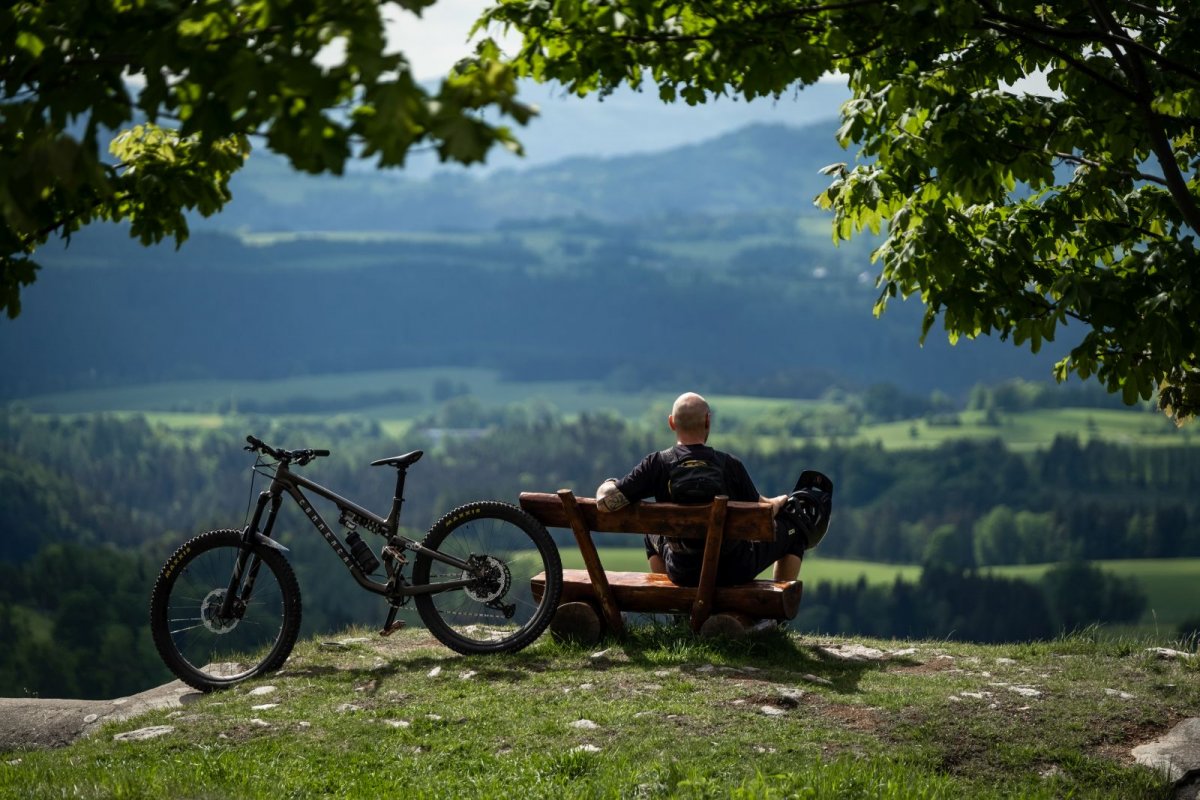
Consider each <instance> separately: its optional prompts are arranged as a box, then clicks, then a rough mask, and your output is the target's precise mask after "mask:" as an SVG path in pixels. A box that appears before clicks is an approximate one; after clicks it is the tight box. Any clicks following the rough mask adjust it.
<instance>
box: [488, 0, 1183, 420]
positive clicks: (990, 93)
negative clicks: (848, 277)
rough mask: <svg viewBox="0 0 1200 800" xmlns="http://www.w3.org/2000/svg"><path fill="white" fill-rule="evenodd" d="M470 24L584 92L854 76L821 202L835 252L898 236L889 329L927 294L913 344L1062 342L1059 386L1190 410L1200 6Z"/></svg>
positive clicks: (540, 9) (616, 14)
mask: <svg viewBox="0 0 1200 800" xmlns="http://www.w3.org/2000/svg"><path fill="white" fill-rule="evenodd" d="M480 25H500V26H503V27H507V28H511V29H515V30H516V31H518V32H519V33H520V34H521V35H522V36H523V40H522V44H521V46H520V50H519V52H518V53H517V54H516V56H515V59H514V62H513V63H514V64H515V65H516V67H517V69H518V70H519V71H520V72H521V73H522V74H524V75H529V76H533V77H535V78H537V79H539V80H557V81H561V82H562V83H563V84H565V85H566V86H567V87H568V88H569V89H570V90H571V91H574V92H577V93H579V94H586V93H588V92H592V91H600V92H605V91H610V90H612V89H613V88H614V87H616V86H618V85H620V84H623V83H624V84H630V85H632V86H635V87H636V86H641V85H642V84H644V83H652V84H656V85H657V88H658V92H659V95H660V96H661V97H662V98H663V100H665V101H674V100H676V99H683V100H684V101H686V102H688V103H692V104H695V103H702V102H706V101H707V100H709V99H710V98H711V97H713V96H721V95H734V96H741V97H744V98H746V99H753V98H757V97H769V96H775V97H778V96H780V95H781V94H782V93H783V92H785V91H788V90H791V89H793V88H794V87H797V86H804V85H808V84H811V83H813V82H815V81H817V80H818V79H820V78H821V77H822V76H823V75H827V74H829V73H830V72H837V73H841V74H843V75H845V76H847V77H848V80H849V84H850V88H851V91H852V94H853V97H852V99H851V100H850V101H848V102H847V103H846V104H845V105H844V106H843V109H842V117H843V124H842V126H841V128H840V130H839V131H838V138H839V139H840V141H841V142H842V143H843V144H844V145H847V146H849V145H857V153H858V155H857V162H856V163H855V164H853V165H848V164H835V165H832V166H831V167H829V169H828V172H829V174H830V176H831V181H832V182H831V184H830V186H829V188H828V189H827V190H826V191H825V192H823V193H822V194H821V195H820V197H819V198H818V202H819V204H820V205H822V206H824V207H826V208H828V209H831V210H832V212H833V214H834V228H835V236H836V237H837V238H848V237H850V236H852V235H854V234H857V233H861V232H863V231H864V230H869V231H871V232H875V233H878V232H880V231H883V232H885V233H886V236H885V238H884V239H883V241H882V244H880V245H879V247H878V248H877V249H876V251H875V257H876V258H877V259H878V263H879V264H880V267H881V272H880V276H879V284H880V286H881V289H882V293H881V295H880V299H879V302H878V303H877V306H876V310H877V313H878V312H880V311H882V310H883V308H884V306H885V305H886V303H887V301H888V300H889V299H891V298H894V297H897V296H905V297H907V296H910V295H914V294H915V295H919V296H920V298H921V300H922V301H923V302H924V304H925V306H926V314H925V319H924V328H923V331H922V338H924V336H925V335H927V334H928V333H929V331H930V329H931V328H932V327H933V326H934V325H935V324H936V322H937V321H938V318H939V317H940V318H941V322H942V324H943V325H944V327H945V329H946V331H947V333H948V335H949V337H950V338H951V340H956V339H958V338H959V337H963V336H965V337H968V338H972V337H976V336H981V335H991V334H995V335H998V336H1000V337H1001V338H1004V339H1011V340H1012V341H1013V342H1014V343H1015V344H1017V345H1027V346H1028V347H1029V348H1030V349H1031V350H1033V351H1037V350H1038V349H1039V348H1040V346H1041V345H1042V343H1043V342H1044V341H1049V340H1053V339H1054V338H1055V336H1056V335H1059V334H1061V333H1064V329H1065V333H1066V334H1067V335H1069V336H1071V337H1075V338H1077V339H1078V341H1077V342H1075V343H1074V346H1073V348H1072V349H1071V351H1070V353H1069V355H1068V356H1066V357H1065V358H1064V359H1063V360H1062V361H1060V362H1059V363H1058V364H1057V366H1056V369H1055V372H1056V376H1057V377H1058V378H1059V379H1060V380H1064V379H1065V378H1066V377H1067V376H1068V375H1069V374H1071V373H1074V374H1076V375H1078V376H1080V377H1081V378H1088V377H1090V376H1096V377H1097V378H1098V379H1099V380H1100V381H1101V382H1103V383H1104V385H1105V386H1107V388H1108V389H1109V390H1110V391H1113V392H1116V391H1119V392H1120V393H1121V394H1122V396H1123V397H1124V399H1125V400H1126V401H1127V402H1133V401H1135V400H1136V399H1137V398H1139V397H1140V398H1143V399H1148V398H1150V397H1151V396H1153V395H1154V394H1155V393H1156V392H1157V395H1158V400H1159V404H1160V406H1161V407H1162V408H1163V409H1164V410H1165V411H1167V412H1168V413H1171V414H1173V415H1174V416H1175V417H1176V419H1177V420H1183V419H1186V418H1188V417H1191V416H1193V415H1194V414H1195V413H1196V412H1197V410H1198V409H1200V331H1198V330H1197V327H1196V325H1195V323H1194V320H1195V318H1196V317H1197V313H1198V312H1200V280H1198V279H1197V275H1198V271H1200V254H1198V253H1197V250H1196V243H1195V234H1196V232H1197V230H1200V203H1198V198H1200V177H1198V175H1200V172H1198V170H1200V139H1198V137H1197V123H1198V121H1200V49H1198V48H1200V8H1198V7H1197V6H1195V4H1192V3H1183V2H1180V3H1171V2H1149V1H1147V2H1120V3H1117V2H1113V1H1112V0H1066V2H1058V3H1046V2H1044V1H1043V0H848V1H843V0H825V1H824V2H811V0H705V2H691V1H689V0H609V1H608V2H602V3H589V2H583V1H582V0H553V1H551V0H533V1H532V2H529V0H499V3H498V4H497V5H496V6H494V7H493V8H491V9H489V10H488V11H487V12H486V13H485V14H484V16H483V17H482V18H481V20H480ZM1027 78H1031V79H1033V80H1035V81H1042V82H1044V84H1045V85H1046V86H1047V87H1048V91H1044V92H1041V93H1033V92H1028V91H1025V90H1024V89H1023V88H1022V83H1021V81H1022V79H1027ZM1072 341H1073V342H1074V341H1075V339H1074V338H1073V339H1072Z"/></svg>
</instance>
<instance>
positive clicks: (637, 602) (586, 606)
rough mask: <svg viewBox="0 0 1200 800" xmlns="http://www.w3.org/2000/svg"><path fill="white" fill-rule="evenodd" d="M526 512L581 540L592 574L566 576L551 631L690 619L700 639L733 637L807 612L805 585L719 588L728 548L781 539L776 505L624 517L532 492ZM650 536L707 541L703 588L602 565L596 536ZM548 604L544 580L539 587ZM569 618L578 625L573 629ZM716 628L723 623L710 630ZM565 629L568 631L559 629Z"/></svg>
mask: <svg viewBox="0 0 1200 800" xmlns="http://www.w3.org/2000/svg"><path fill="white" fill-rule="evenodd" d="M520 503H521V508H522V509H524V510H525V511H526V512H528V513H529V514H530V515H532V516H533V517H534V518H535V519H537V520H538V521H540V522H541V523H542V524H543V525H545V526H546V527H548V528H568V529H570V530H571V532H572V533H573V534H574V535H575V542H576V544H578V545H579V553H580V555H581V556H582V557H583V563H584V566H585V567H586V569H568V570H563V592H562V598H561V600H560V601H559V606H558V611H557V613H556V616H555V622H553V623H551V630H552V631H554V632H555V633H556V634H557V633H562V632H565V631H567V630H568V629H570V628H572V627H574V628H577V629H580V630H583V629H586V630H588V631H591V630H592V629H593V628H595V631H596V632H597V634H600V633H601V632H602V630H607V632H608V633H611V634H613V635H618V636H619V635H620V634H621V633H622V632H623V630H624V624H623V622H622V620H621V614H622V612H625V611H630V612H636V613H654V614H657V613H684V614H690V616H691V625H692V630H694V631H696V632H697V633H700V632H702V630H704V631H710V630H714V629H717V630H719V631H720V632H726V631H728V630H729V628H728V627H726V626H727V625H729V624H732V625H733V627H734V628H735V629H739V630H740V628H741V627H744V626H745V625H752V624H753V623H754V622H755V621H757V620H789V619H793V618H795V616H796V613H797V612H798V611H799V608H800V594H801V591H802V589H803V584H801V583H800V581H784V582H776V581H763V580H759V581H752V582H750V583H745V584H741V585H738V586H717V585H716V578H717V565H718V561H719V559H720V552H721V544H722V542H725V541H765V540H770V539H771V538H772V537H773V536H774V535H775V528H774V518H773V515H772V509H771V506H770V504H769V503H764V502H755V503H746V502H734V501H730V500H729V498H728V497H724V496H719V497H717V498H716V499H714V500H713V502H712V503H710V504H708V505H702V506H685V505H676V504H673V503H633V504H632V505H628V506H626V507H624V508H622V509H619V510H617V511H602V510H600V508H598V507H597V505H596V501H595V500H593V499H592V498H590V497H581V498H577V497H575V494H574V493H573V492H572V491H570V490H569V489H561V490H559V491H558V492H556V493H555V494H545V493H538V492H525V493H522V494H521V498H520ZM593 532H596V533H627V534H635V535H640V534H643V533H649V534H661V535H665V536H672V537H679V538H688V539H700V540H703V542H704V556H703V559H702V561H703V563H702V566H701V570H700V585H699V586H676V585H675V584H674V583H672V582H671V580H670V579H669V578H668V577H667V576H666V575H656V574H653V573H649V572H609V571H607V570H605V569H604V565H603V564H601V563H600V554H599V552H598V551H597V550H596V545H595V543H594V542H593V541H592V533H593ZM533 582H534V586H533V590H534V592H535V593H536V594H537V596H538V597H539V598H540V597H541V587H542V586H544V585H545V584H544V579H542V580H541V582H539V579H538V578H536V577H535V578H534V580H533ZM568 617H569V618H570V621H568ZM710 618H711V620H713V621H714V622H716V623H718V624H716V625H712V624H708V623H709V622H710ZM560 621H561V622H562V628H561V629H560V628H559V627H558V624H559V622H560Z"/></svg>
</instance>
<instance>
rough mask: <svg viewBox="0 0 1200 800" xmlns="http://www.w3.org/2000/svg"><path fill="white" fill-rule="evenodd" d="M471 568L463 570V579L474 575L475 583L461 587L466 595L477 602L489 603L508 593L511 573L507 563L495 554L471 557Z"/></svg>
mask: <svg viewBox="0 0 1200 800" xmlns="http://www.w3.org/2000/svg"><path fill="white" fill-rule="evenodd" d="M471 566H472V568H471V569H470V570H469V571H466V572H463V575H462V577H463V579H464V580H466V579H468V578H472V577H474V578H475V579H476V580H475V583H473V584H471V585H470V586H468V587H466V588H465V589H463V591H464V592H466V593H467V596H468V597H470V598H471V599H472V600H475V601H476V602H479V603H491V602H493V601H495V600H497V599H499V598H501V597H503V596H504V595H505V594H507V593H508V587H509V586H511V585H512V574H511V573H510V572H509V571H508V565H507V564H505V563H504V562H503V561H501V560H500V559H498V558H496V557H495V556H478V557H475V558H472V559H471Z"/></svg>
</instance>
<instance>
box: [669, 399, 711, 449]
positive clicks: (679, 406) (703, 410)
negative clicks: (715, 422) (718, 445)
mask: <svg viewBox="0 0 1200 800" xmlns="http://www.w3.org/2000/svg"><path fill="white" fill-rule="evenodd" d="M711 419H712V418H711V416H710V412H709V408H708V401H707V400H705V399H704V398H703V397H701V396H700V395H698V394H696V393H695V392H686V393H684V394H681V395H679V397H677V398H675V405H673V406H671V416H670V417H668V418H667V424H668V425H670V426H671V430H673V431H675V435H676V436H677V437H678V439H679V443H680V444H704V443H705V442H706V441H708V429H709V424H710V421H711Z"/></svg>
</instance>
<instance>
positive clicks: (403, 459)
mask: <svg viewBox="0 0 1200 800" xmlns="http://www.w3.org/2000/svg"><path fill="white" fill-rule="evenodd" d="M423 455H425V451H424V450H413V451H412V452H411V453H405V454H404V455H402V456H392V457H391V458H381V459H379V460H378V461H372V462H371V466H372V467H395V468H396V469H406V468H407V467H409V466H411V465H413V464H415V463H417V462H418V461H420V460H421V456H423Z"/></svg>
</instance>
